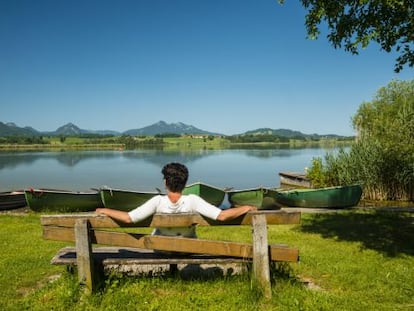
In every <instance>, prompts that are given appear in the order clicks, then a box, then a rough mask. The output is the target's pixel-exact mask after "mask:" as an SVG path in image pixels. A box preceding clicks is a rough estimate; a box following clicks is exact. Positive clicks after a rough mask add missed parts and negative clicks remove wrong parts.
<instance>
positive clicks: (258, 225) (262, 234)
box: [252, 214, 272, 298]
mask: <svg viewBox="0 0 414 311" xmlns="http://www.w3.org/2000/svg"><path fill="white" fill-rule="evenodd" d="M252 225H253V281H254V283H253V284H255V285H257V286H258V287H259V289H260V290H261V291H262V293H263V296H264V297H265V298H271V296H272V289H271V284H270V267H269V246H268V242H267V222H266V216H265V215H263V214H254V215H253V219H252Z"/></svg>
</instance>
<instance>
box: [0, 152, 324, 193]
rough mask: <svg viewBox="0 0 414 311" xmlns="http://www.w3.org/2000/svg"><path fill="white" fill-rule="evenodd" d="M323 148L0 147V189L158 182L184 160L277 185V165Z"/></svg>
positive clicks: (220, 179)
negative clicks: (28, 149) (167, 168)
mask: <svg viewBox="0 0 414 311" xmlns="http://www.w3.org/2000/svg"><path fill="white" fill-rule="evenodd" d="M325 153H326V150H324V149H321V148H303V149H287V148H277V149H275V148H273V149H228V150H208V149H200V150H178V149H177V150H160V149H139V150H127V151H107V150H105V151H67V152H7V153H0V190H10V189H21V188H29V187H44V188H61V189H72V190H85V189H88V188H90V187H100V186H102V185H107V186H110V187H113V188H127V189H143V190H153V189H154V188H155V187H158V188H160V187H161V188H162V187H163V185H162V180H161V173H160V170H161V168H162V166H164V165H165V164H166V163H168V162H173V161H176V162H182V163H185V164H186V165H187V166H188V167H189V169H190V180H189V182H193V181H204V182H207V183H211V184H214V185H216V186H219V187H234V188H240V189H241V188H247V187H255V186H272V187H274V186H278V183H279V178H278V172H279V171H303V169H304V167H305V166H309V165H310V162H311V160H312V158H313V157H316V156H323V155H324V154H325Z"/></svg>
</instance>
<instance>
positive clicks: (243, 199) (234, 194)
mask: <svg viewBox="0 0 414 311" xmlns="http://www.w3.org/2000/svg"><path fill="white" fill-rule="evenodd" d="M276 195H277V191H276V189H271V188H263V187H260V188H250V189H243V190H228V191H227V197H228V200H229V202H230V204H231V205H232V206H240V205H253V206H256V207H257V208H258V209H259V210H269V209H270V210H274V209H280V204H279V203H278V202H277V201H276Z"/></svg>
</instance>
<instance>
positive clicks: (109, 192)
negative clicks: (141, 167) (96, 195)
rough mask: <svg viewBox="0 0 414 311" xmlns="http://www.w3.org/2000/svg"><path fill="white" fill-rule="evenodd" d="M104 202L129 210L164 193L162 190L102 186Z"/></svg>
mask: <svg viewBox="0 0 414 311" xmlns="http://www.w3.org/2000/svg"><path fill="white" fill-rule="evenodd" d="M100 192H101V199H102V203H103V204H104V206H105V207H107V208H114V209H119V210H122V211H126V212H129V211H131V210H133V209H134V208H136V207H138V206H140V205H142V204H143V203H145V202H146V201H148V200H149V199H151V198H152V197H154V196H156V195H158V194H162V193H161V191H160V190H159V191H158V190H157V191H148V192H146V191H136V190H125V189H111V188H101V189H100Z"/></svg>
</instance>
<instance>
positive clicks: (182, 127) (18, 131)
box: [0, 121, 343, 138]
mask: <svg viewBox="0 0 414 311" xmlns="http://www.w3.org/2000/svg"><path fill="white" fill-rule="evenodd" d="M166 133H170V134H180V135H183V134H188V135H195V134H199V135H222V136H225V135H224V134H220V133H214V132H208V131H204V130H201V129H199V128H196V127H194V126H192V125H188V124H184V123H181V122H178V123H166V122H164V121H159V122H157V123H154V124H152V125H149V126H146V127H143V128H139V129H131V130H128V131H125V132H117V131H112V130H97V131H95V130H85V129H80V128H79V127H77V126H76V125H75V124H73V123H68V124H65V125H63V126H61V127H59V128H58V129H56V130H55V131H52V132H41V131H37V130H35V129H34V128H32V127H18V126H17V125H16V124H14V123H3V122H0V137H6V136H77V135H88V134H95V135H114V136H121V135H131V136H140V135H157V134H166ZM238 135H277V136H281V137H288V138H294V137H307V138H320V137H343V136H340V135H335V134H327V135H319V134H310V135H309V134H303V133H301V132H299V131H293V130H288V129H277V130H276V129H270V128H260V129H256V130H251V131H247V132H245V133H241V134H238Z"/></svg>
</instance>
